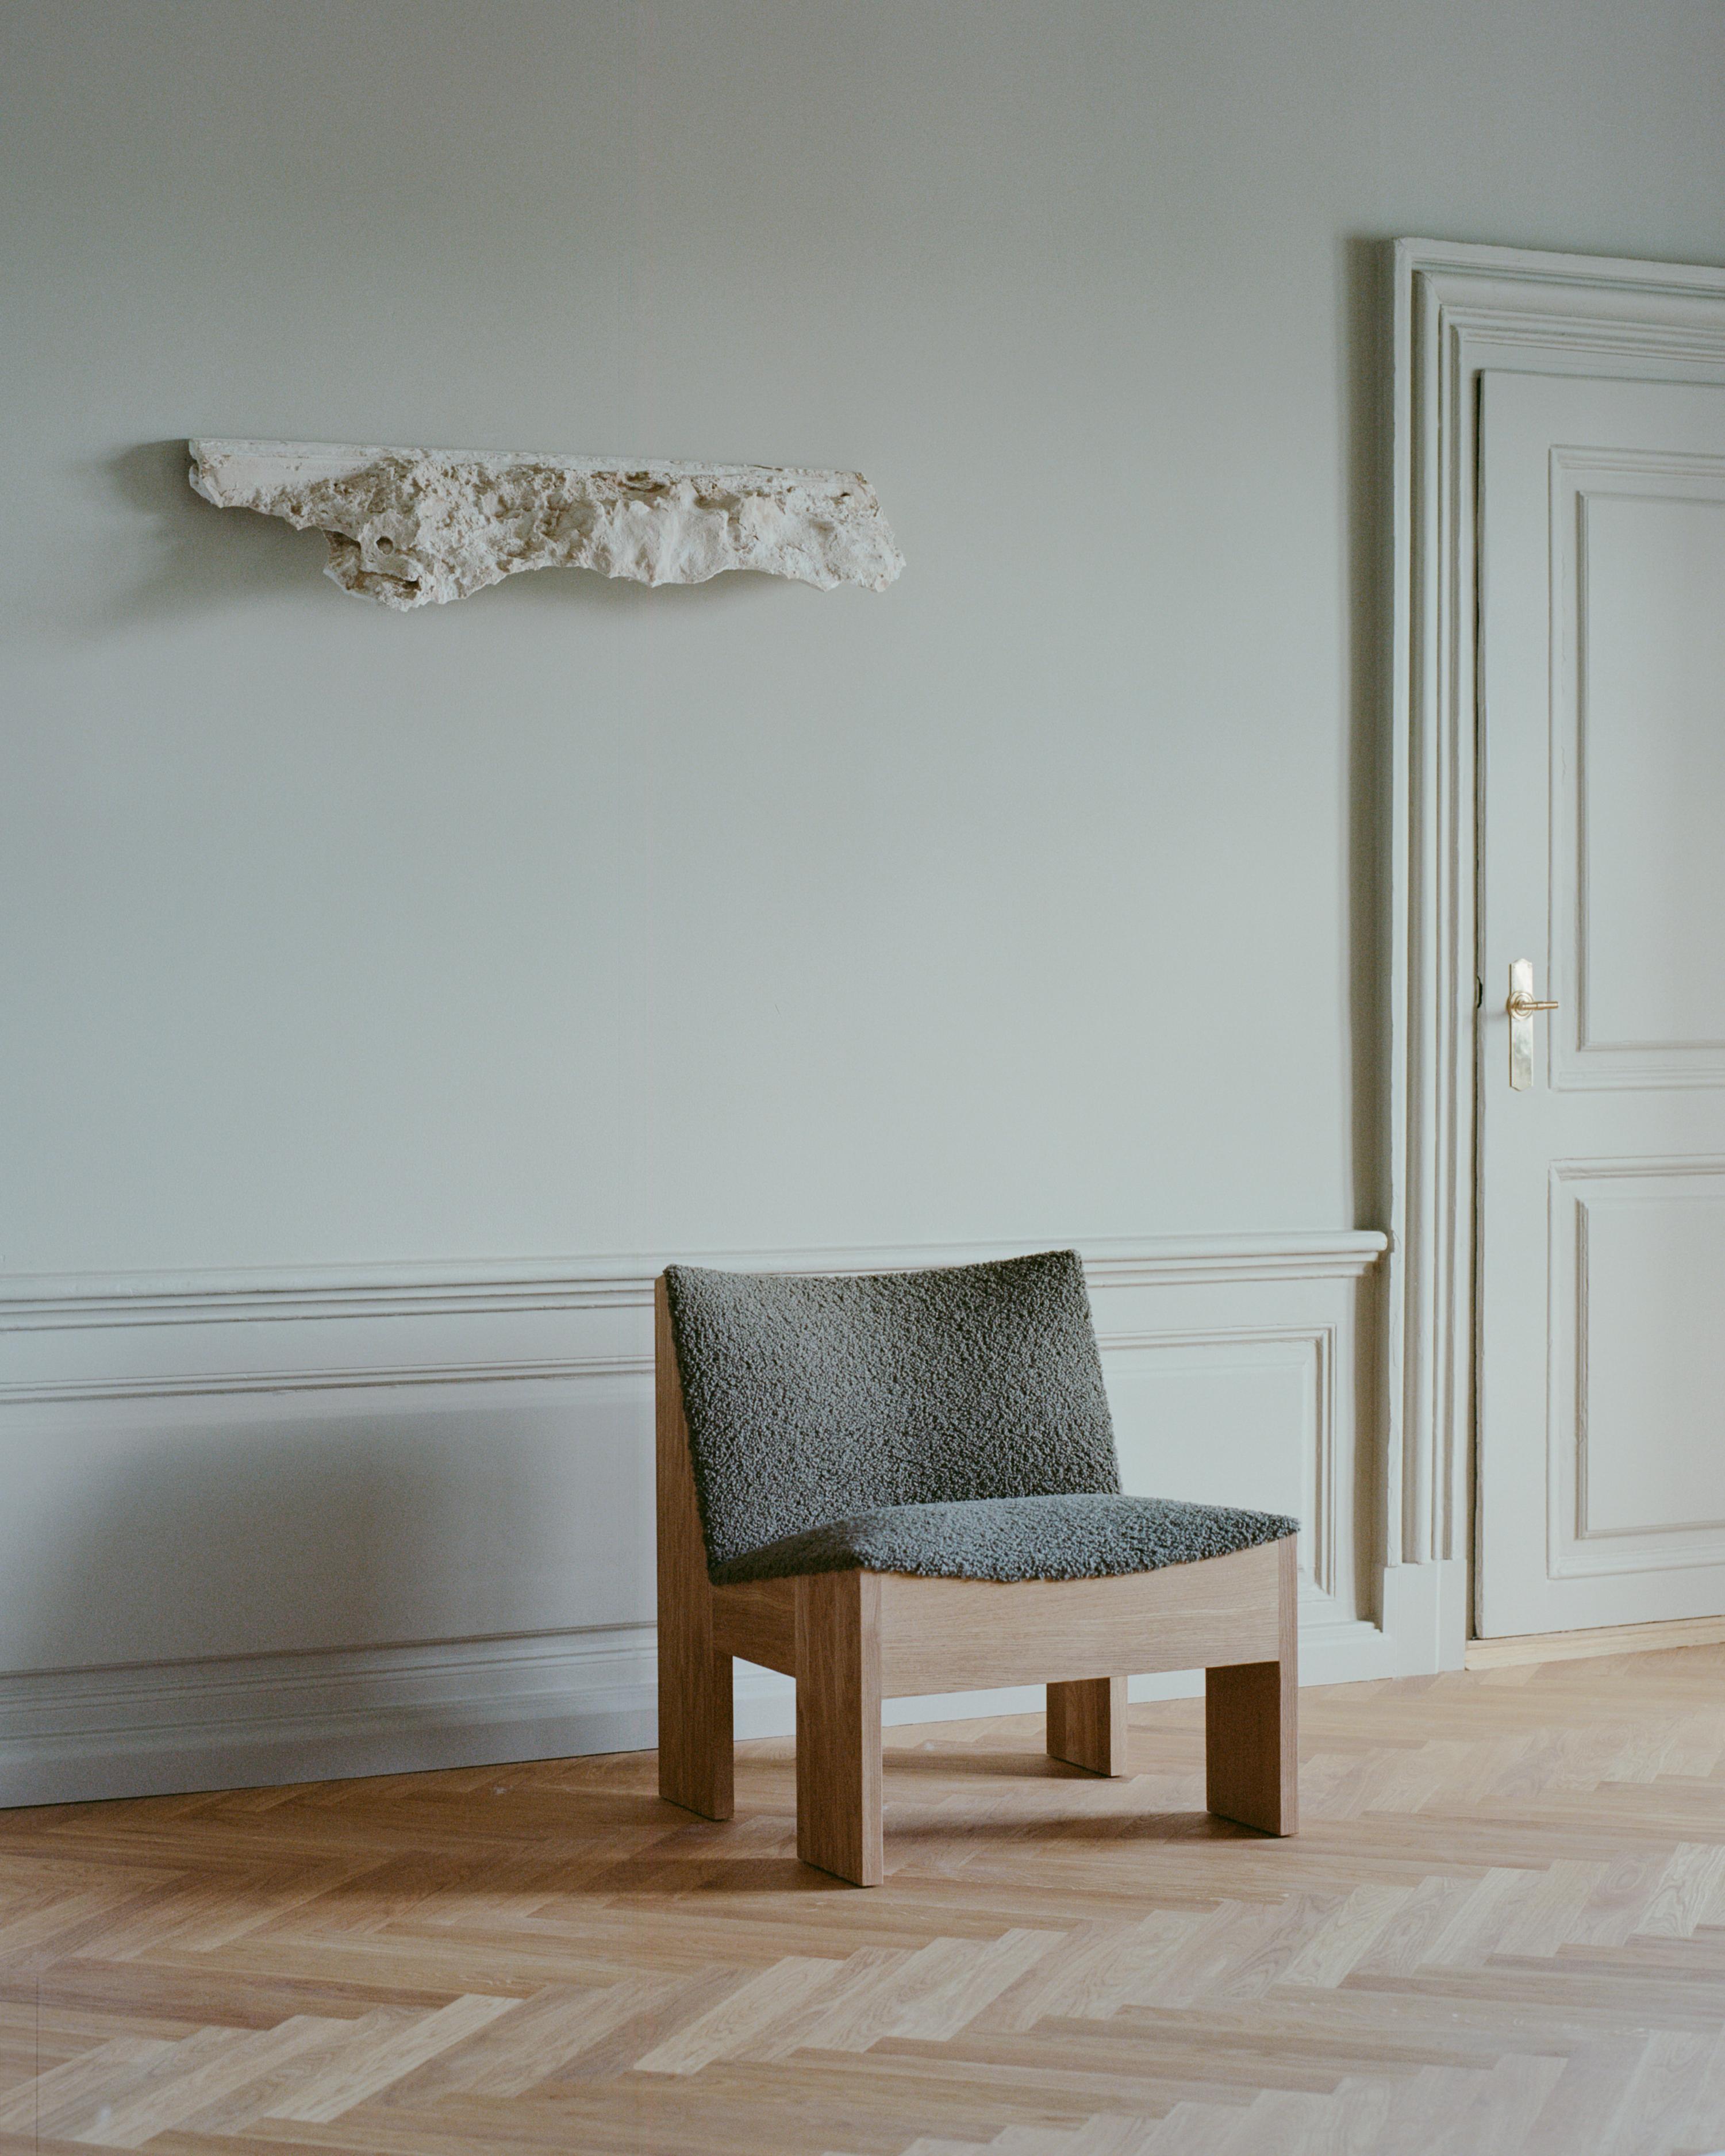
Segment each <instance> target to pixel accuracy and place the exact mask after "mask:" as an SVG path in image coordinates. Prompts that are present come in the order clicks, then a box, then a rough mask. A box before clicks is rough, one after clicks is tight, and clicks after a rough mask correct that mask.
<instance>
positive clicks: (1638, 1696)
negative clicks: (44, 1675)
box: [0, 1647, 1725, 2156]
mask: <svg viewBox="0 0 1725 2156" xmlns="http://www.w3.org/2000/svg"><path fill="white" fill-rule="evenodd" d="M1301 1708H1302V1714H1303V1728H1302V1732H1301V1753H1302V1772H1301V1781H1302V1791H1301V1794H1302V1797H1303V1811H1304V1827H1303V1831H1302V1833H1301V1835H1300V1837H1299V1839H1297V1840H1292V1841H1275V1840H1267V1839H1263V1838H1260V1837H1258V1836H1255V1835H1251V1834H1250V1833H1247V1832H1246V1831H1245V1830H1238V1829H1233V1828H1230V1827H1229V1826H1227V1825H1224V1824H1223V1823H1222V1822H1220V1821H1218V1820H1212V1819H1209V1818H1208V1817H1207V1816H1206V1815H1204V1813H1203V1811H1202V1810H1201V1809H1200V1805H1201V1801H1202V1799H1201V1774H1202V1764H1203V1745H1204V1729H1203V1712H1202V1703H1201V1702H1199V1701H1196V1700H1193V1701H1179V1702H1173V1703H1170V1704H1168V1705H1166V1706H1158V1707H1138V1708H1135V1709H1134V1710H1133V1713H1132V1732H1131V1738H1130V1746H1129V1766H1130V1774H1129V1775H1128V1777H1127V1779H1122V1780H1119V1781H1105V1780H1101V1779H1096V1778H1093V1777H1090V1776H1086V1774H1083V1773H1081V1771H1079V1770H1077V1769H1076V1768H1069V1767H1066V1766H1065V1765H1063V1764H1062V1763H1060V1762H1058V1761H1053V1760H1050V1759H1048V1758H1045V1756H1044V1754H1043V1750H1042V1729H1041V1725H1040V1719H1035V1720H1033V1719H1030V1718H1028V1717H1021V1718H1019V1719H1015V1720H1010V1721H1007V1720H1002V1721H994V1722H962V1723H956V1724H952V1725H950V1726H947V1727H942V1728H939V1729H929V1728H927V1727H922V1728H907V1729H902V1730H899V1731H896V1732H889V1735H888V1752H887V1765H886V1884H885V1885H884V1886H881V1887H880V1888H878V1889H875V1890H874V1891H871V1892H860V1891H857V1890H855V1889H852V1888H849V1887H845V1886H841V1885H839V1884H837V1883H836V1882H834V1881H832V1880H829V1879H828V1878H825V1877H824V1876H822V1875H821V1874H819V1873H818V1872H815V1871H810V1870H808V1869H806V1868H805V1867H804V1866H801V1865H799V1864H798V1862H797V1861H796V1858H795V1856H794V1853H793V1852H794V1847H795V1840H794V1835H795V1829H794V1821H793V1782H792V1774H791V1763H790V1748H789V1746H788V1744H785V1743H757V1744H753V1745H746V1746H744V1747H743V1748H742V1751H741V1754H740V1757H739V1759H738V1764H737V1817H736V1819H735V1820H732V1822H730V1823H728V1824H726V1825H709V1824H706V1823H704V1822H701V1821H698V1820H694V1819H691V1817H689V1816H688V1815H685V1814H682V1813H680V1812H678V1811H676V1810H675V1809H672V1808H671V1807H670V1806H668V1805H666V1804H662V1803H661V1802H660V1800H659V1799H658V1798H657V1797H656V1795H655V1794H654V1786H655V1760H654V1758H653V1757H652V1755H651V1754H649V1753H633V1754H624V1755H622V1756H619V1757H615V1758H603V1759H585V1760H576V1761H568V1762H556V1763H544V1764H539V1765H533V1766H526V1767H511V1768H485V1769H476V1770H472V1771H463V1772H460V1773H454V1774H425V1775H416V1776H403V1777H400V1778H397V1779H388V1780H372V1781H364V1782H339V1783H326V1784H310V1785H306V1786H304V1787H300V1788H295V1789H270V1790H250V1791H243V1792H239V1793H237V1794H230V1795H223V1796H193V1797H178V1798H159V1799H148V1800H141V1801H137V1802H129V1803H124V1804H93V1805H84V1806H70V1807H64V1808H60V1809H51V1810H50V1809H44V1810H35V1811H18V1812H12V1813H8V1814H5V1815H0V1892H3V1903H0V2150H4V2151H7V2152H12V2151H18V2150H24V2149H29V2150H38V2149H40V2150H47V2151H56V2150H59V2151H70V2150H74V2149H87V2148H91V2147H95V2148H148V2149H151V2150H153V2151H156V2152H158V2156H221V2152H224V2151H225V2152H230V2153H231V2156H237V2152H239V2151H246V2152H252V2156H256V2152H259V2151H269V2152H271V2156H289V2152H294V2151H309V2150H317V2151H340V2152H344V2156H352V2152H372V2151H377V2152H379V2153H380V2156H457V2152H459V2156H474V2152H480V2156H493V2152H495V2156H505V2152H507V2156H536V2152H539V2151H542V2150H546V2151H548V2150H557V2151H577V2152H583V2156H585V2153H586V2152H593V2156H612V2153H613V2152H616V2156H623V2152H630V2156H636V2153H637V2152H649V2153H650V2156H660V2152H665V2156H685V2152H687V2153H688V2156H701V2152H715V2153H716V2156H780V2152H783V2156H804V2152H806V2153H807V2156H825V2152H838V2156H911V2152H913V2151H914V2152H915V2156H959V2153H960V2152H972V2151H974V2150H976V2149H977V2148H988V2149H990V2150H992V2151H996V2152H999V2156H1222V2152H1229V2156H1247V2152H1250V2156H1258V2152H1266V2156H1296V2152H1300V2151H1320V2150H1322V2151H1325V2152H1329V2156H1343V2152H1346V2156H1378V2152H1385V2156H1387V2153H1388V2152H1391V2151H1407V2152H1418V2153H1419V2156H1490V2152H1493V2151H1500V2150H1502V2151H1510V2150H1527V2151H1537V2152H1541V2156H1666V2152H1676V2151H1685V2152H1696V2151H1709V2152H1710V2151H1713V2150H1716V2149H1719V2148H1725V1648H1722V1647H1700V1648H1693V1649H1689V1650H1682V1651H1679V1652H1673V1653H1667V1654H1660V1655H1640V1656H1635V1657H1625V1658H1621V1659H1619V1660H1616V1661H1609V1660H1602V1661H1579V1662H1576V1661H1572V1662H1561V1663H1556V1664H1548V1665H1545V1666H1524V1667H1520V1668H1511V1669H1500V1670H1493V1671H1473V1672H1467V1673H1465V1674H1459V1675H1456V1676H1445V1677H1441V1678H1435V1679H1420V1680H1413V1681H1404V1682H1399V1683H1395V1684H1372V1685H1353V1686H1341V1687H1337V1688H1336V1689H1334V1690H1331V1691H1307V1692H1305V1693H1304V1694H1303V1695H1302V1697H1301Z"/></svg>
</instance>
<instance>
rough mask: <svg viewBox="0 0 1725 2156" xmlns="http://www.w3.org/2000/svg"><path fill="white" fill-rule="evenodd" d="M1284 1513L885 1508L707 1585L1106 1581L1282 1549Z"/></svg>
mask: <svg viewBox="0 0 1725 2156" xmlns="http://www.w3.org/2000/svg"><path fill="white" fill-rule="evenodd" d="M1299 1524H1300V1523H1299V1522H1298V1521H1297V1520H1291V1519H1288V1518H1286V1517H1285V1516H1284V1515H1283V1514H1281V1513H1280V1512H1241V1511H1239V1510H1238V1509H1237V1508H1235V1507H1233V1506H1230V1505H1184V1504H1181V1503H1179V1502H1178V1501H1176V1500H1174V1499H1173V1498H1168V1497H1122V1496H1114V1495H1112V1494H1109V1493H1097V1494H1090V1493H1085V1494H1083V1495H1080V1496H1055V1497H973V1498H970V1499H968V1500H966V1501H963V1502H958V1503H951V1504H937V1505H886V1506H882V1507H880V1508H879V1509H878V1510H876V1511H874V1512H858V1513H855V1514H854V1515H853V1516H852V1517H850V1519H845V1520H831V1521H829V1522H827V1523H826V1524H825V1525H824V1526H823V1527H805V1528H803V1530H802V1531H801V1532H799V1533H797V1534H794V1535H783V1536H781V1537H780V1538H779V1539H778V1541H777V1542H773V1543H765V1544H763V1545H762V1548H759V1549H753V1550H748V1551H747V1552H745V1553H744V1554H743V1555H742V1556H741V1557H737V1558H732V1559H731V1560H730V1561H729V1562H728V1563H725V1564H721V1565H717V1566H716V1567H715V1568H713V1574H712V1577H713V1583H714V1584H715V1585H716V1586H719V1587H730V1586H735V1585H736V1584H737V1583H738V1582H740V1581H742V1580H746V1579H787V1578H795V1577H796V1576H797V1575H798V1573H811V1572H853V1571H856V1572H912V1573H921V1574H922V1576H923V1577H924V1578H933V1579H1102V1578H1108V1577H1109V1576H1111V1574H1114V1573H1123V1572H1156V1571H1158V1570H1160V1568H1162V1567H1163V1565H1167V1564H1191V1563H1194V1562H1195V1561H1196V1560H1197V1559H1199V1558H1207V1557H1225V1556H1227V1555H1228V1553H1230V1551H1232V1550H1242V1549H1254V1548H1256V1547H1257V1546H1258V1545H1259V1544H1260V1543H1273V1542H1279V1541H1280V1540H1281V1537H1283V1536H1284V1535H1291V1534H1293V1533H1295V1532H1297V1530H1298V1527H1299Z"/></svg>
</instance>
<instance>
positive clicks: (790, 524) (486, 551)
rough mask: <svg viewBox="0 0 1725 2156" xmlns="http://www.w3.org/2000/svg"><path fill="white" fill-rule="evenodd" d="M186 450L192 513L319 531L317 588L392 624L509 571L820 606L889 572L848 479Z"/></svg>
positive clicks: (894, 561)
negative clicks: (742, 576) (568, 572)
mask: <svg viewBox="0 0 1725 2156" xmlns="http://www.w3.org/2000/svg"><path fill="white" fill-rule="evenodd" d="M187 446H188V447H189V448H190V449H191V452H192V470H191V475H190V476H191V480H192V484H193V486H194V487H195V488H196V489H197V490H198V493H199V494H201V495H203V498H204V500H206V501H213V502H214V503H215V505H216V506H217V507H218V509H255V510H257V511H260V512H261V513H262V514H263V515H264V516H280V517H285V519H286V520H287V521H288V522H289V523H290V524H291V525H294V526H295V527H296V528H298V529H299V530H300V531H305V530H307V529H316V530H317V531H321V532H322V533H323V535H324V537H325V539H326V541H327V542H328V545H329V550H330V560H329V567H328V568H327V569H326V571H325V574H326V576H330V577H334V578H335V580H336V583H338V584H340V585H341V588H342V589H343V590H344V591H348V592H352V593H355V594H357V596H358V597H360V598H368V599H375V600H377V603H378V604H379V605H381V606H388V607H395V608H399V609H401V610H402V611H403V612H404V611H406V609H408V608H410V607H421V606H429V605H432V604H434V603H435V604H437V605H442V604H443V603H444V601H445V600H448V599H461V598H466V597H467V596H468V594H469V593H471V592H478V591H483V590H484V589H485V586H486V585H487V584H496V583H501V582H502V581H503V579H504V577H511V576H514V575H515V574H516V572H517V571H518V570H521V569H555V568H570V569H596V570H598V572H599V574H600V575H601V576H603V577H633V578H634V580H635V582H636V583H643V584H703V583H706V580H707V578H708V577H716V576H717V575H718V574H719V573H720V572H721V571H722V570H725V569H757V570H762V571H764V572H766V573H767V574H768V575H769V576H775V577H795V578H796V579H797V581H798V583H805V584H817V585H819V587H820V588H821V589H822V590H823V591H830V590H831V589H832V588H833V587H834V585H835V584H861V585H863V586H864V587H865V588H866V589H867V590H869V591H873V592H878V591H884V590H885V589H886V586H887V585H888V584H890V583H891V582H892V581H893V579H894V577H896V576H897V574H898V572H899V571H900V570H901V568H903V567H904V557H903V555H901V553H900V552H899V550H898V546H897V542H896V541H895V540H894V538H893V536H892V533H891V530H890V529H889V527H888V526H887V523H886V518H885V517H884V516H881V514H880V503H879V502H878V501H877V500H875V490H874V489H873V488H872V487H871V486H870V485H869V483H868V481H867V480H865V479H864V478H863V477H862V476H861V475H860V473H857V472H837V471H781V470H777V469H775V468H774V467H773V466H771V465H691V464H640V465H625V464H622V463H619V462H616V461H614V460H612V459H608V458H603V457H564V456H537V455H532V454H526V453H522V452H517V451H513V450H490V449H366V448H359V447H349V446H343V445H341V444H333V443H325V442H218V441H204V442H193V443H190V444H188V445H187Z"/></svg>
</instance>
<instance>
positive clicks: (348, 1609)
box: [0, 1400, 652, 1670]
mask: <svg viewBox="0 0 1725 2156" xmlns="http://www.w3.org/2000/svg"><path fill="white" fill-rule="evenodd" d="M163 1406H164V1408H166V1407H167V1404H166V1403H164V1404H163ZM187 1407H188V1411H187V1414H186V1415H185V1419H183V1420H181V1419H178V1418H177V1416H173V1415H172V1414H171V1412H170V1413H167V1414H164V1416H163V1419H162V1422H161V1423H160V1424H157V1425H156V1426H154V1427H139V1426H138V1425H136V1424H129V1426H127V1427H126V1428H123V1429H115V1430H110V1431H107V1432H105V1433H104V1434H103V1436H102V1437H101V1438H100V1439H99V1440H94V1441H93V1442H92V1443H91V1444H90V1446H89V1447H88V1449H86V1448H85V1447H81V1446H79V1445H75V1444H74V1445H70V1446H59V1447H48V1448H44V1449H43V1450H42V1454H41V1456H39V1457H38V1458H36V1459H34V1460H31V1459H28V1458H21V1459H19V1460H17V1461H16V1462H14V1463H13V1465H12V1466H9V1468H8V1484H9V1486H10V1488H11V1491H12V1499H13V1505H12V1512H13V1519H12V1527H13V1532H14V1533H16V1534H17V1535H18V1537H19V1539H18V1544H17V1546H15V1547H13V1548H12V1549H11V1551H10V1553H9V1556H8V1565H7V1573H8V1578H7V1580H6V1583H5V1587H4V1591H3V1594H0V1601H3V1604H4V1605H5V1607H6V1609H7V1613H8V1621H7V1623H6V1625H5V1628H4V1630H5V1635H6V1640H7V1645H6V1652H5V1657H4V1660H5V1664H6V1666H7V1667H8V1668H10V1669H13V1670H28V1669H33V1668H34V1669H51V1668H59V1669H64V1668H77V1667H92V1666H124V1665H127V1664H131V1665H136V1664H138V1663H141V1662H149V1663H153V1662H158V1661H160V1662H168V1663H172V1662H176V1661H198V1660H202V1659H206V1658H210V1657H215V1658H220V1659H226V1658H228V1657H229V1656H234V1655H258V1654H263V1655H272V1654H280V1653H300V1652H308V1651H309V1652H320V1651H325V1650H331V1649H339V1648H342V1647H347V1646H361V1647H364V1646H374V1645H393V1644H399V1643H403V1642H413V1641H436V1640H451V1639H461V1638H483V1637H494V1636H498V1635H511V1634H534V1633H539V1632H544V1631H555V1630H563V1629H566V1628H573V1629H581V1628H583V1627H589V1626H592V1625H603V1624H606V1623H613V1624H614V1623H619V1622H621V1623H624V1624H628V1623H630V1622H636V1623H639V1622H644V1621H646V1620H649V1619H650V1617H651V1615H652V1574H651V1514H650V1485H649V1482H648V1481H647V1480H646V1478H645V1475H644V1465H643V1463H644V1460H645V1458H647V1457H648V1456H649V1455H648V1453H647V1450H646V1448H644V1447H643V1446H642V1445H640V1443H639V1430H638V1428H637V1425H638V1424H639V1403H638V1402H634V1401H629V1402H624V1401H622V1400H619V1401H618V1402H616V1403H610V1402H598V1403H595V1404H594V1406H593V1409H592V1410H591V1411H589V1412H587V1413H583V1411H582V1410H581V1409H579V1408H576V1407H572V1406H571V1405H568V1404H563V1405H559V1406H552V1405H530V1404H526V1403H522V1404H519V1405H514V1406H511V1405H508V1404H504V1405H500V1406H491V1407H486V1406H481V1405H479V1404H465V1405H459V1406H458V1405H451V1406H449V1407H447V1408H438V1407H429V1408H428V1407H417V1406H416V1407H408V1406H407V1405H405V1404H403V1405H401V1406H397V1407H393V1408H391V1409H385V1410H384V1411H382V1412H381V1413H377V1414H366V1413H359V1414H355V1413H352V1412H351V1411H350V1412H347V1413H343V1414H324V1415H320V1414H316V1412H312V1413H309V1414H308V1413H306V1412H305V1411H304V1410H303V1409H295V1408H292V1407H289V1406H287V1404H286V1403H285V1402H275V1403H271V1404H270V1405H269V1406H267V1407H264V1406H261V1404H260V1409H259V1413H258V1414H257V1415H256V1418H255V1419H252V1418H251V1417H250V1416H249V1415H248V1414H246V1413H245V1411H244V1409H242V1410H240V1411H239V1413H237V1414H236V1412H235V1409H234V1404H233V1403H232V1402H228V1403H226V1404H224V1405H223V1406H222V1407H220V1408H213V1407H212V1406H206V1405H204V1404H201V1403H200V1404H197V1405H193V1404H187ZM630 1440H634V1441H630ZM78 1453H82V1454H83V1457H82V1458H81V1460H75V1461H74V1457H73V1456H72V1455H74V1454H78ZM597 1522H603V1533H596V1532H594V1527H595V1524H596V1523H597ZM7 1539H8V1542H10V1540H11V1537H10V1536H8V1537H7Z"/></svg>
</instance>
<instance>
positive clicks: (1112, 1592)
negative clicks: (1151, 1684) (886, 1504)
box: [880, 1543, 1281, 1699]
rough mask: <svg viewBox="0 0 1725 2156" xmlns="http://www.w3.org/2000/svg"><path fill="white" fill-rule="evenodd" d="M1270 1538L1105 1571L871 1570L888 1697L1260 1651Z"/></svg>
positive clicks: (1270, 1596)
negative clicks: (1210, 1553) (952, 1575)
mask: <svg viewBox="0 0 1725 2156" xmlns="http://www.w3.org/2000/svg"><path fill="white" fill-rule="evenodd" d="M1280 1549H1281V1544H1280V1543H1265V1544H1264V1545H1263V1546H1262V1547H1261V1548H1258V1549H1250V1550H1236V1551H1235V1552H1234V1553H1232V1554H1231V1555H1230V1556H1228V1557H1213V1558H1204V1560H1202V1561H1201V1562H1200V1563H1196V1564H1171V1565H1168V1566H1166V1567H1164V1568H1163V1570H1162V1571H1160V1572H1136V1573H1122V1574H1121V1575H1120V1576H1119V1577H1117V1578H1111V1579H1029V1580H1014V1581H1004V1580H993V1579H922V1578H913V1577H912V1576H911V1574H909V1573H901V1572H895V1573H882V1574H881V1580H882V1590H881V1599H880V1675H881V1687H882V1690H883V1691H884V1692H885V1694H886V1697H887V1698H889V1699H892V1698H896V1697H901V1696H903V1695H906V1694H914V1693H917V1692H928V1691H963V1690H966V1689H968V1688H969V1687H971V1686H978V1687H983V1686H988V1685H1006V1684H1044V1683H1054V1682H1065V1681H1070V1680H1071V1679H1074V1678H1079V1677H1101V1676H1120V1675H1122V1674H1126V1675H1130V1676H1139V1675H1144V1674H1147V1673H1148V1672H1150V1671H1154V1670H1194V1669H1201V1668H1204V1667H1205V1666H1208V1665H1209V1664H1210V1663H1212V1662H1251V1661H1267V1660H1269V1659H1270V1658H1271V1657H1272V1656H1274V1655H1276V1653H1277V1651H1278V1644H1279V1639H1280V1635H1279V1632H1278V1629H1277V1616H1276V1612H1277V1608H1278V1599H1277V1598H1278V1594H1279V1591H1280V1590H1279V1587H1278V1581H1279V1578H1280V1571H1279V1568H1280V1565H1281V1558H1280V1556H1279V1554H1278V1553H1279V1551H1280Z"/></svg>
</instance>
